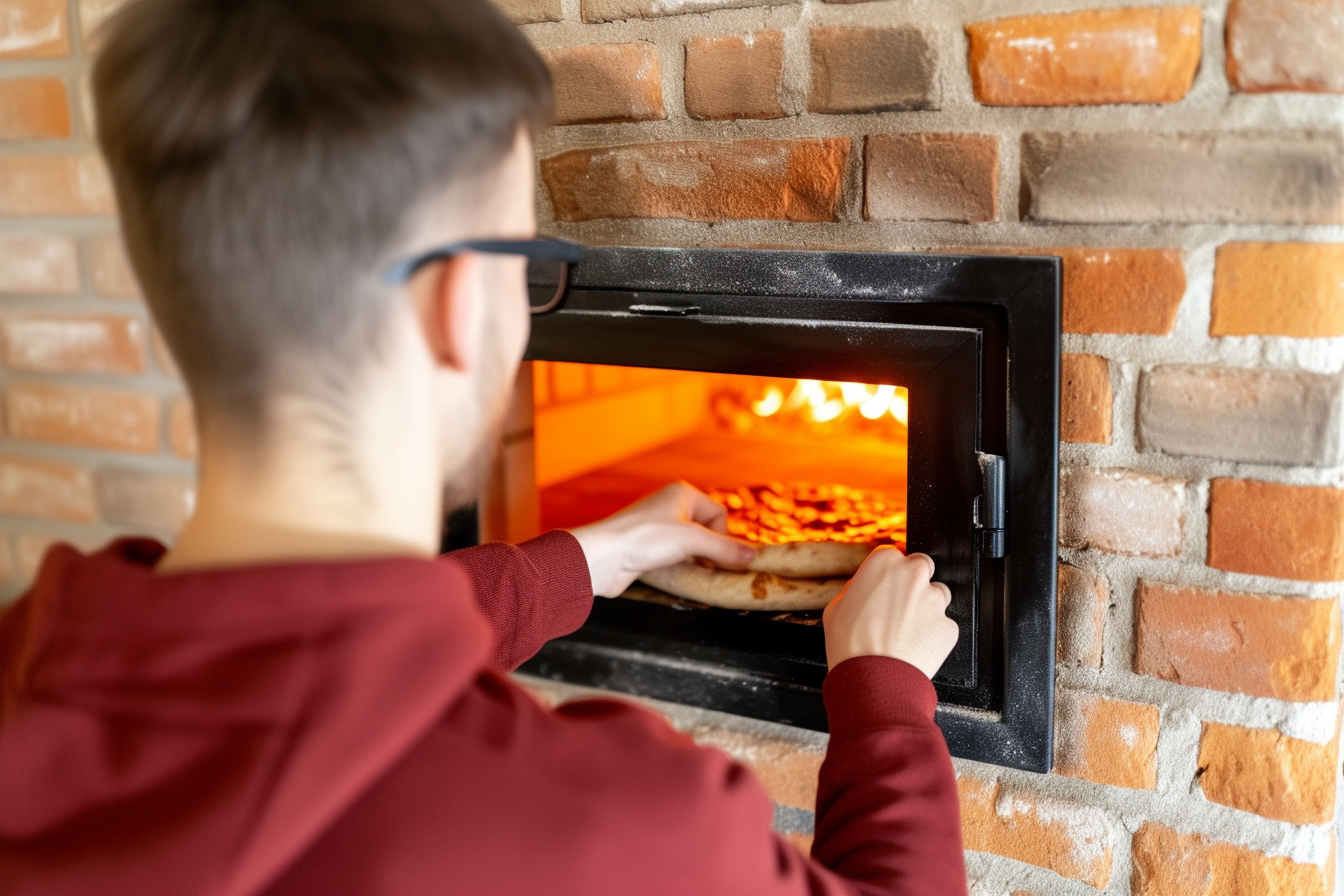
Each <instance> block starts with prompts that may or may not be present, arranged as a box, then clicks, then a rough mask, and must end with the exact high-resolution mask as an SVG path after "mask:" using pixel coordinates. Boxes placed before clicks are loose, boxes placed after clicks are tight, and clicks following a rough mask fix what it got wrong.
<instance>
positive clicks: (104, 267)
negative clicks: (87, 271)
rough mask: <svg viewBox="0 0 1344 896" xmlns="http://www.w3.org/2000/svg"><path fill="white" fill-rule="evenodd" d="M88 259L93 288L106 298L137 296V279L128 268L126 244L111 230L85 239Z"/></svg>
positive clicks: (139, 294) (138, 287) (138, 285)
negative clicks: (87, 240)
mask: <svg viewBox="0 0 1344 896" xmlns="http://www.w3.org/2000/svg"><path fill="white" fill-rule="evenodd" d="M89 260H90V262H91V264H92V267H93V291H94V292H96V293H97V294H98V295H100V296H102V297H103V298H107V299H138V298H140V297H141V293H140V283H139V282H138V281H137V280H136V279H135V271H133V270H131V262H130V259H128V258H127V257H126V247H125V246H124V245H122V242H121V238H120V237H118V236H117V235H116V234H114V233H105V234H101V235H99V236H95V237H93V238H92V239H91V240H89Z"/></svg>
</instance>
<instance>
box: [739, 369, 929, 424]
mask: <svg viewBox="0 0 1344 896" xmlns="http://www.w3.org/2000/svg"><path fill="white" fill-rule="evenodd" d="M751 410H752V412H753V413H754V414H756V416H758V417H773V416H775V415H777V414H778V415H792V414H799V415H802V416H803V417H805V418H806V419H809V420H811V421H812V422H814V423H829V422H831V421H832V420H839V419H842V418H844V417H846V416H848V415H849V414H851V413H852V412H854V411H856V410H857V411H858V413H859V414H860V415H861V416H862V417H863V418H864V419H865V420H880V419H882V417H883V416H884V415H886V414H890V415H891V416H892V417H894V418H895V419H896V421H897V422H898V423H900V424H901V425H902V426H909V425H910V403H909V395H908V393H907V391H906V390H905V389H901V388H898V387H896V386H867V385H864V384H863V383H837V382H832V381H830V380H798V381H797V382H796V383H795V384H794V387H793V390H792V391H791V392H790V393H789V394H788V395H787V396H786V395H785V394H784V390H783V389H781V388H779V387H778V386H769V387H767V388H766V390H765V394H764V395H762V396H761V398H760V399H759V400H757V401H754V402H752V405H751Z"/></svg>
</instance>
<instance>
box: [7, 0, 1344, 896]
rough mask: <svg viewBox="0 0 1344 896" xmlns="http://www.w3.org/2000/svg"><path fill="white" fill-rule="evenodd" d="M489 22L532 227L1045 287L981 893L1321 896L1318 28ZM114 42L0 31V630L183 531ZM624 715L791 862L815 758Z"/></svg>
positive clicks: (1324, 206)
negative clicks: (95, 136) (756, 801)
mask: <svg viewBox="0 0 1344 896" xmlns="http://www.w3.org/2000/svg"><path fill="white" fill-rule="evenodd" d="M500 2H501V4H502V5H503V6H504V7H505V8H506V9H507V10H508V11H509V12H510V14H511V15H512V16H514V17H515V19H517V20H518V21H520V22H523V23H527V24H525V28H526V30H527V32H528V34H529V35H530V36H531V38H532V39H533V40H534V41H535V43H536V44H537V46H538V47H540V48H541V49H542V50H543V51H544V52H545V53H546V55H547V58H548V60H549V61H550V63H551V65H552V66H553V67H554V70H555V72H556V76H557V81H558V88H559V110H558V111H559V120H560V122H561V125H560V126H558V127H556V128H554V129H552V130H551V131H550V132H549V133H547V134H546V135H544V136H543V137H542V139H541V140H540V142H539V145H538V155H539V157H540V162H539V169H538V170H539V174H540V177H541V184H540V185H539V189H538V202H539V207H540V209H541V216H542V220H543V222H544V223H543V226H544V228H545V229H547V230H550V231H552V232H556V233H559V234H562V235H565V236H570V237H574V238H578V239H581V240H584V241H587V242H590V243H594V244H635V245H688V246H689V245H695V246H701V245H705V246H762V245H770V246H785V247H795V248H846V249H872V250H900V249H914V250H951V249H961V250H964V249H974V250H977V251H995V252H1026V251H1035V252H1039V251H1048V252H1050V253H1053V254H1059V255H1061V256H1063V258H1064V260H1065V297H1064V329H1065V336H1064V346H1065V351H1066V352H1067V354H1066V357H1065V359H1064V396H1063V398H1064V402H1063V405H1064V408H1063V419H1062V421H1061V422H1062V433H1063V435H1064V438H1065V439H1066V443H1065V444H1064V445H1063V446H1062V461H1063V465H1064V474H1063V478H1062V494H1061V511H1062V514H1061V532H1060V556H1061V578H1060V583H1061V587H1060V607H1059V610H1060V614H1059V642H1058V648H1057V654H1058V659H1059V676H1058V689H1057V697H1058V706H1059V711H1058V713H1057V737H1058V757H1057V768H1056V770H1055V772H1054V773H1053V774H1050V775H1029V774H1024V773H1017V772H1011V771H1005V770H1002V769H997V768H993V767H987V766H980V765H976V764H975V763H968V762H959V763H958V771H959V773H960V775H961V790H962V799H963V812H964V817H965V835H966V843H967V846H968V848H969V849H970V850H972V852H971V853H970V855H969V867H970V871H971V875H972V879H973V882H974V885H975V890H976V892H977V893H979V894H983V896H989V894H994V896H998V894H1004V896H1006V894H1009V893H1014V894H1016V893H1022V894H1036V896H1047V894H1086V893H1094V892H1097V891H1102V892H1108V893H1127V892H1133V893H1138V894H1143V896H1166V894H1187V893H1189V894H1221V893H1237V894H1246V896H1252V894H1270V893H1276V894H1277V893H1303V894H1322V893H1328V892H1334V888H1335V884H1334V882H1335V877H1336V875H1335V863H1336V859H1335V853H1336V848H1335V835H1334V831H1335V823H1336V818H1337V804H1338V799H1337V792H1338V787H1337V784H1338V777H1339V756H1338V732H1339V703H1338V695H1339V681H1340V675H1339V653H1340V649H1339V648H1340V609H1339V596H1340V590H1341V589H1340V585H1341V581H1344V419H1342V418H1344V373H1342V372H1341V371H1342V370H1344V98H1342V97H1341V94H1342V93H1344V63H1341V62H1340V60H1341V59H1344V0H1231V2H1230V3H1229V2H1227V0H1202V2H1198V3H1193V4H1186V5H1170V6H1149V7H1138V8H1128V7H1124V6H1122V5H1121V4H1119V3H1113V2H1105V0H1097V2H1083V0H1054V2H1051V3H1049V4H1047V3H1045V2H1044V0H1010V2H998V3H992V4H991V3H987V2H983V0H937V2H933V0H872V2H822V0H500ZM114 5H115V0H79V2H75V0H0V352H2V358H3V365H4V367H3V374H2V376H3V383H2V385H3V390H4V395H5V401H4V410H5V413H4V438H3V444H2V445H0V581H3V582H4V583H5V584H4V585H3V589H4V591H3V593H4V594H6V595H13V594H14V593H16V592H17V591H18V590H19V589H20V588H21V585H22V583H23V582H24V581H25V580H26V579H27V578H28V577H29V576H30V575H31V572H32V570H33V568H34V566H35V564H36V562H37V561H38V559H39V558H40V556H41V552H42V550H43V549H44V548H45V546H46V545H47V544H48V543H50V541H51V540H52V539H54V538H61V539H66V540H70V541H73V542H75V543H77V544H81V545H89V546H92V545H96V544H98V543H101V542H102V541H104V540H106V538H108V537H109V536H111V535H113V534H115V533H117V532H125V531H147V532H152V533H157V534H161V535H164V536H171V534H172V532H173V531H175V530H176V528H177V527H178V526H180V524H181V521H182V519H183V518H184V517H185V515H186V514H187V513H188V512H189V510H190V506H191V502H192V484H191V475H192V470H193V468H192V464H191V458H192V456H193V453H194V450H195V448H194V440H193V436H192V429H191V420H190V408H189V406H188V405H187V404H186V402H185V400H184V398H183V397H182V395H183V393H182V388H181V385H180V383H179V382H178V380H177V379H176V377H175V374H174V372H173V369H172V364H171V360H170V359H169V358H167V357H166V355H165V353H164V352H163V350H162V347H161V345H160V344H159V342H158V341H157V339H156V337H155V335H154V333H153V330H152V326H151V324H150V321H149V318H148V316H147V314H146V312H145V309H144V307H143V305H142V304H141V303H140V302H139V301H137V290H136V287H135V283H134V279H133V278H132V277H131V276H130V274H129V272H128V271H127V269H126V265H125V260H124V257H123V256H122V254H121V250H120V247H119V244H118V241H117V239H116V236H115V233H116V221H115V218H114V216H113V214H112V201H111V194H110V191H109V189H108V186H107V181H106V176H105V174H104V172H103V170H102V168H101V165H100V163H99V161H98V159H97V157H96V155H95V153H94V148H93V144H92V142H91V140H90V120H89V111H88V110H89V104H88V101H87V87H86V81H85V74H86V72H87V69H88V61H87V60H88V54H89V34H88V29H89V28H90V27H92V26H93V25H95V24H96V23H97V22H98V21H100V20H101V18H102V17H103V16H104V15H106V13H107V12H108V11H109V9H110V8H111V7H113V6H114ZM535 687H536V688H537V690H538V691H539V692H540V693H542V694H544V695H545V696H546V697H547V698H548V699H560V698H563V697H567V696H571V695H572V694H573V693H574V692H573V691H572V690H571V689H566V688H561V687H556V686H553V685H542V684H540V683H536V684H535ZM658 708H659V709H661V710H662V711H664V712H665V713H667V714H668V716H669V717H670V718H671V719H672V720H673V721H674V723H676V724H677V725H679V726H680V727H682V728H683V729H684V730H686V731H688V732H689V733H691V734H692V735H693V736H695V737H697V738H698V739H700V740H701V741H703V742H705V743H709V744H714V745H717V746H720V747H723V748H724V749H728V750H729V751H730V752H733V753H734V755H737V756H739V757H740V758H742V759H743V760H744V761H746V762H748V763H749V764H750V765H751V766H752V767H753V768H754V769H756V771H757V772H758V774H759V775H760V777H761V778H762V780H763V781H764V782H765V784H766V786H767V789H768V790H770V792H771V794H772V795H773V796H774V798H775V800H776V802H777V804H778V806H779V809H778V811H777V814H776V822H777V826H778V827H779V828H780V829H781V830H783V831H785V832H786V833H788V835H789V836H790V837H792V838H794V839H795V840H796V841H797V842H799V843H800V844H802V845H804V846H805V845H806V843H807V841H808V838H809V836H810V830H811V816H810V810H811V807H812V798H813V788H814V786H815V776H816V769H817V766H818V764H819V761H820V756H821V753H822V750H823V749H824V739H822V738H819V737H818V736H815V735H811V734H808V733H803V732H798V731H793V730H790V729H784V728H780V727H778V726H771V725H765V724H758V723H747V722H744V721H742V720H737V719H732V718H729V717H726V716H721V715H718V714H714V713H707V712H700V711H693V710H687V709H684V708H676V707H668V706H660V707H658Z"/></svg>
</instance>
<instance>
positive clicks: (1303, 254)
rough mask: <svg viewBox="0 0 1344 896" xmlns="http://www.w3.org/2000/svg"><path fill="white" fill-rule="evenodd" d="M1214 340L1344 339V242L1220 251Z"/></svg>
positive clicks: (1231, 246) (1224, 248)
mask: <svg viewBox="0 0 1344 896" xmlns="http://www.w3.org/2000/svg"><path fill="white" fill-rule="evenodd" d="M1209 335H1210V336H1295V337H1297V338H1299V339H1319V338H1325V337H1334V336H1344V243H1226V244H1224V245H1222V246H1219V247H1218V261H1217V266H1216V267H1215V270H1214V277H1213V317H1212V320H1211V321H1210V322H1209Z"/></svg>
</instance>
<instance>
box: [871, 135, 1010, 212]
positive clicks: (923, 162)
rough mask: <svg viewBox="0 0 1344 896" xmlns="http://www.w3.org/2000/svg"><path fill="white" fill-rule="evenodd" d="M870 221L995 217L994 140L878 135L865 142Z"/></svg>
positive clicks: (996, 175) (996, 148)
mask: <svg viewBox="0 0 1344 896" xmlns="http://www.w3.org/2000/svg"><path fill="white" fill-rule="evenodd" d="M863 205H864V208H863V212H864V217H865V218H867V219H868V220H869V221H957V222H961V223H964V224H979V223H987V222H990V221H997V220H998V218H999V141H998V138H997V137H987V136H983V135H980V134H878V135H876V136H872V137H869V138H868V139H867V140H866V141H864V203H863Z"/></svg>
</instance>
